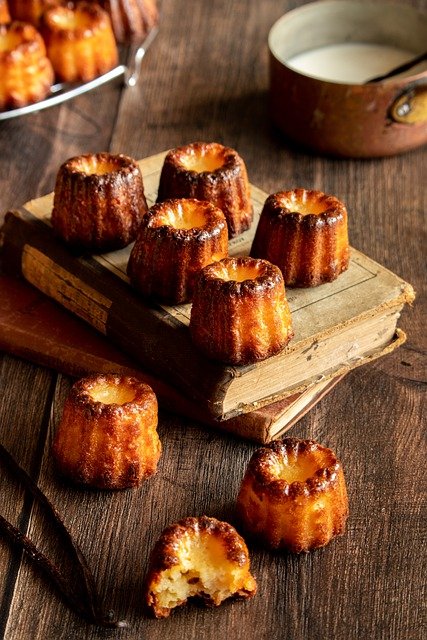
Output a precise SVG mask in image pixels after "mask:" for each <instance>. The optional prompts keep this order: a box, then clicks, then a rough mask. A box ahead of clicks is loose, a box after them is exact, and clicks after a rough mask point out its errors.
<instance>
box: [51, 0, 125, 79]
mask: <svg viewBox="0 0 427 640" xmlns="http://www.w3.org/2000/svg"><path fill="white" fill-rule="evenodd" d="M40 31H41V33H42V35H43V38H44V40H45V42H46V48H47V54H48V57H49V59H50V60H51V62H52V65H53V68H54V70H55V74H56V77H57V79H58V80H60V81H62V82H79V81H82V82H88V81H89V80H93V79H94V78H96V77H98V76H100V75H102V74H104V73H106V72H107V71H110V69H112V68H113V67H115V66H116V65H117V62H118V50H117V45H116V41H115V38H114V34H113V29H112V27H111V21H110V17H109V15H108V13H107V12H106V11H104V10H103V9H102V8H101V7H100V6H99V5H98V4H96V3H91V2H84V1H83V2H77V3H76V4H75V5H66V6H54V7H52V8H50V9H47V10H46V11H45V12H44V13H43V14H42V16H41V19H40Z"/></svg>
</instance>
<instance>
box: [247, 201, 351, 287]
mask: <svg viewBox="0 0 427 640" xmlns="http://www.w3.org/2000/svg"><path fill="white" fill-rule="evenodd" d="M251 256H253V257H254V258H264V259H265V260H269V261H270V262H272V263H273V264H275V265H277V266H278V267H279V268H280V270H281V271H282V273H283V278H284V280H285V284H286V285H287V286H292V287H314V286H317V285H319V284H323V283H324V282H331V281H332V280H335V279H336V278H337V277H338V276H339V275H340V273H342V272H343V271H345V270H346V269H347V267H348V264H349V243H348V231H347V210H346V207H345V206H344V204H343V203H342V202H341V201H340V200H338V198H336V197H335V196H330V195H326V194H324V193H322V192H321V191H310V190H307V189H294V190H292V191H280V192H278V193H274V194H272V195H270V196H269V197H268V198H267V200H266V202H265V204H264V207H263V210H262V212H261V217H260V220H259V223H258V227H257V230H256V233H255V238H254V241H253V244H252V249H251Z"/></svg>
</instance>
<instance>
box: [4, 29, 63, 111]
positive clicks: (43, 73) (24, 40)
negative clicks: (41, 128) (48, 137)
mask: <svg viewBox="0 0 427 640" xmlns="http://www.w3.org/2000/svg"><path fill="white" fill-rule="evenodd" d="M53 80H54V73H53V69H52V65H51V63H50V62H49V60H48V58H47V56H46V48H45V45H44V42H43V39H42V37H41V35H40V34H39V33H38V32H37V31H36V29H35V28H34V27H33V26H32V25H30V24H24V23H23V22H12V24H10V25H2V26H0V109H9V108H12V109H15V108H18V107H23V106H25V105H27V104H32V103H34V102H39V101H40V100H43V99H44V98H45V97H46V96H47V95H48V93H50V87H51V84H52V82H53Z"/></svg>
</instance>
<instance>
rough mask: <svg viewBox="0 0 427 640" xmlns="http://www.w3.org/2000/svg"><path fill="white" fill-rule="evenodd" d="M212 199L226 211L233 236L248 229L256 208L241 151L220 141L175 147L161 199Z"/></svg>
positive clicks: (165, 170) (168, 160)
mask: <svg viewBox="0 0 427 640" xmlns="http://www.w3.org/2000/svg"><path fill="white" fill-rule="evenodd" d="M168 198H197V199H198V200H208V201H209V202H211V203H212V204H214V205H215V206H216V207H218V208H219V209H221V210H222V211H223V212H224V215H225V218H226V220H227V225H228V235H229V237H230V238H232V237H234V236H237V235H238V234H240V233H242V232H243V231H245V230H246V229H248V228H249V227H250V225H251V222H252V217H253V208H252V202H251V196H250V187H249V182H248V175H247V171H246V166H245V163H244V162H243V160H242V158H241V157H240V156H239V154H238V153H237V151H235V150H234V149H230V148H229V147H224V146H223V145H221V144H219V143H217V142H195V143H193V144H188V145H186V146H183V147H177V148H176V149H172V150H171V151H169V153H168V154H167V155H166V158H165V160H164V164H163V167H162V171H161V175H160V184H159V193H158V201H159V202H161V201H162V200H166V199H168Z"/></svg>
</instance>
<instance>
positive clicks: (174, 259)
mask: <svg viewBox="0 0 427 640" xmlns="http://www.w3.org/2000/svg"><path fill="white" fill-rule="evenodd" d="M227 255H228V234H227V223H226V221H225V217H224V214H223V213H222V211H221V210H220V209H218V208H217V207H214V205H212V204H210V203H209V202H203V201H200V200H195V199H191V198H182V199H176V200H165V201H164V202H160V203H158V204H155V205H154V206H153V207H151V209H150V210H149V211H148V213H147V215H146V216H145V217H144V220H143V221H142V224H141V228H140V230H139V233H138V238H137V240H136V242H135V244H134V246H133V249H132V252H131V255H130V258H129V263H128V274H129V277H130V280H131V283H132V284H133V285H134V286H135V287H136V288H137V289H138V290H139V291H140V292H141V293H143V294H144V295H145V296H148V297H153V298H155V299H156V300H159V301H162V302H165V303H168V304H180V303H182V302H187V301H189V300H190V299H191V297H192V294H193V288H194V281H195V278H196V276H197V274H198V273H199V271H200V270H201V269H203V267H205V266H206V265H208V264H210V263H211V262H215V261H218V260H221V259H222V258H224V257H225V256H227Z"/></svg>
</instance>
